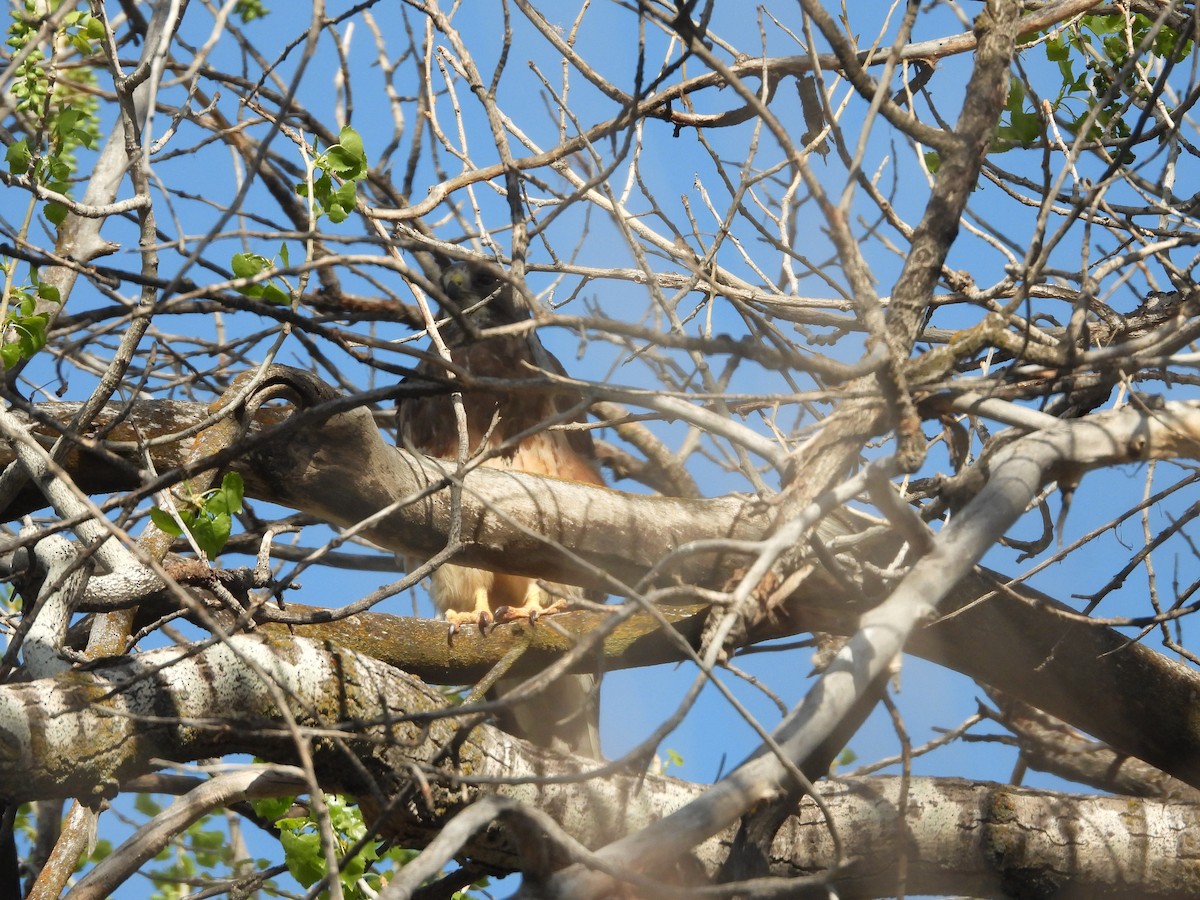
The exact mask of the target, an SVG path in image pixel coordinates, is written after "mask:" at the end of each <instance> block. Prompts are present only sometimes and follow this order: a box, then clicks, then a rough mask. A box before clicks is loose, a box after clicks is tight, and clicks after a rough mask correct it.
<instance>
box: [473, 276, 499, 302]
mask: <svg viewBox="0 0 1200 900" xmlns="http://www.w3.org/2000/svg"><path fill="white" fill-rule="evenodd" d="M498 287H500V279H498V278H495V277H493V276H491V275H489V274H488V273H487V272H483V271H478V272H475V273H473V274H472V276H471V290H472V291H473V292H474V293H475V294H477V295H479V296H480V297H486V296H487V295H488V294H490V293H491V292H492V291H494V290H496V288H498Z"/></svg>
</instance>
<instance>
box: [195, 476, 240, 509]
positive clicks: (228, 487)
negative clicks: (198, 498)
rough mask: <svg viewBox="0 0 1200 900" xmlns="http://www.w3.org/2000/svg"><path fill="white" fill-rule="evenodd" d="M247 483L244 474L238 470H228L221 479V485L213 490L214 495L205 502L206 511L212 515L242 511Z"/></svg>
mask: <svg viewBox="0 0 1200 900" xmlns="http://www.w3.org/2000/svg"><path fill="white" fill-rule="evenodd" d="M245 491H246V485H245V482H243V481H242V476H241V475H239V474H238V473H237V472H226V473H225V477H224V478H222V479H221V486H220V487H219V488H218V489H217V490H215V491H213V493H212V496H211V497H209V498H208V500H207V501H206V502H205V504H204V509H205V511H207V512H209V513H211V514H212V515H231V514H233V513H239V512H241V511H242V498H243V497H244V496H245Z"/></svg>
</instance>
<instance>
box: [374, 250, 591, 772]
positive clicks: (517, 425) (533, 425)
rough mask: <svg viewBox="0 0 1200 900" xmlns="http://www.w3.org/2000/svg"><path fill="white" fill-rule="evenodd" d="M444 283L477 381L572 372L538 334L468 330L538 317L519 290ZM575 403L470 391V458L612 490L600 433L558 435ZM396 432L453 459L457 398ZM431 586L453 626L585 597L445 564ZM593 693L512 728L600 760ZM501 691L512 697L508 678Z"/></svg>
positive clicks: (558, 700) (465, 274) (573, 696)
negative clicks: (599, 448) (598, 458)
mask: <svg viewBox="0 0 1200 900" xmlns="http://www.w3.org/2000/svg"><path fill="white" fill-rule="evenodd" d="M442 286H443V288H444V289H445V292H446V295H447V297H448V298H449V299H450V300H452V301H454V302H455V304H456V305H457V306H458V307H459V309H458V310H457V311H456V312H458V313H459V314H460V315H456V316H455V317H454V318H452V319H451V321H450V322H448V323H447V324H446V325H444V326H442V327H441V329H440V334H441V337H442V340H443V341H444V342H445V344H446V346H447V349H448V350H449V351H450V357H451V359H452V360H453V362H454V364H455V365H456V366H459V367H461V369H462V370H464V371H466V372H469V373H470V374H471V375H472V376H473V377H476V378H494V379H498V380H507V381H514V380H521V381H527V380H529V379H530V378H533V377H536V374H535V370H534V369H531V368H529V366H530V365H532V366H534V367H536V368H541V369H547V370H549V371H553V372H557V373H560V374H561V373H563V368H562V366H561V365H560V364H559V362H558V360H557V359H555V358H554V357H553V356H552V355H551V354H550V353H549V352H547V351H546V349H545V348H544V347H542V346H541V343H540V342H539V341H538V339H537V336H536V335H535V334H533V333H532V332H528V333H525V334H516V335H514V334H506V335H499V336H493V337H487V338H477V337H476V336H475V335H472V334H471V333H470V330H468V328H467V327H464V325H466V324H468V323H469V326H470V329H471V330H473V331H475V332H476V335H477V334H478V332H480V331H483V330H485V329H489V328H495V327H497V326H500V325H507V324H512V323H515V322H519V321H522V320H524V319H527V318H528V316H529V314H528V311H527V310H525V308H524V307H523V306H520V305H518V303H517V302H516V300H515V299H514V297H513V294H512V289H511V287H510V286H508V285H506V284H504V283H503V282H501V281H499V280H498V279H496V278H494V277H492V276H491V275H490V274H489V273H487V272H486V271H485V270H483V269H482V268H479V267H476V266H469V265H467V264H466V263H455V264H454V265H452V266H450V267H449V268H447V269H446V271H445V272H444V273H443V275H442ZM527 364H528V365H527ZM443 374H444V369H442V368H441V367H440V366H438V365H437V364H436V363H422V365H421V366H420V368H419V369H418V377H420V376H421V375H427V376H429V377H433V378H437V377H439V376H442V375H443ZM570 406H571V404H570V401H569V400H568V399H566V398H563V397H561V396H559V395H556V394H551V393H543V392H540V391H519V390H516V391H503V390H496V391H490V390H467V391H464V392H463V411H464V413H465V416H466V431H467V447H468V452H469V453H470V454H471V455H475V454H478V453H481V452H484V453H489V454H490V455H489V456H488V458H487V459H486V460H485V461H484V465H487V466H491V467H494V468H503V469H512V470H515V471H520V472H530V473H533V474H538V475H548V476H552V477H555V478H566V479H570V480H572V481H581V482H585V483H588V484H603V483H604V480H603V478H602V477H601V475H600V471H599V469H598V468H597V466H596V462H595V448H594V446H593V443H592V438H591V436H590V435H589V434H588V433H587V432H586V431H578V430H571V431H561V430H551V429H550V428H549V425H551V424H556V423H561V422H562V416H563V414H564V413H565V412H566V411H567V410H569V409H570ZM580 420H581V417H576V418H575V419H574V421H580ZM396 426H397V442H398V443H399V444H400V446H402V447H411V448H412V449H414V450H416V451H418V452H420V453H424V454H427V455H429V456H437V457H441V458H446V459H453V458H454V457H455V456H456V455H457V452H458V446H459V431H458V425H457V423H456V419H455V414H454V406H453V403H452V401H451V398H450V395H449V393H447V394H444V395H438V396H430V397H412V398H409V399H406V400H404V401H402V402H401V403H400V405H399V407H398V410H397V415H396ZM518 435H522V436H521V437H519V438H518V437H517V436H518ZM493 451H494V452H493ZM430 581H431V585H430V594H431V596H432V598H433V602H434V604H435V605H436V606H437V608H438V610H439V611H440V612H442V613H443V614H444V615H445V616H446V618H447V620H448V621H450V623H451V627H452V628H456V627H458V626H459V625H462V624H466V623H473V624H478V625H479V626H480V627H481V628H486V627H487V626H488V625H490V624H492V623H493V622H508V621H514V620H517V619H530V620H536V619H537V618H538V617H539V616H542V615H548V614H550V613H553V612H556V611H558V610H559V609H561V608H562V606H563V605H564V600H562V599H561V598H563V597H566V598H570V597H578V596H581V591H580V589H579V588H577V587H574V586H571V585H552V586H551V590H550V591H547V590H545V589H544V588H542V587H541V586H540V585H539V584H538V582H537V579H535V578H529V577H527V576H524V575H512V574H509V573H505V572H493V571H489V570H486V569H477V568H473V567H469V566H459V565H454V564H446V565H443V566H442V567H441V568H439V569H438V570H437V571H436V572H434V573H433V575H432V576H431V578H430ZM593 686H594V679H592V678H591V677H590V676H565V677H563V678H559V679H558V680H557V681H556V682H555V683H554V684H552V685H550V686H549V688H547V689H546V690H545V691H542V692H541V693H540V694H539V695H538V696H537V697H536V698H534V699H533V700H531V701H529V702H528V703H525V704H522V705H521V706H520V707H519V708H518V709H517V710H515V713H514V718H515V722H514V723H512V724H513V725H514V726H515V727H514V728H513V729H512V730H514V731H515V732H517V733H518V734H520V735H521V736H522V737H526V738H528V739H529V740H531V741H533V742H534V743H537V744H540V745H542V746H547V747H553V748H555V749H559V750H568V751H571V752H576V753H583V754H587V755H589V756H592V757H595V758H599V755H600V752H599V744H598V738H597V734H596V715H595V706H594V702H593V701H594V698H593V697H592V696H591V695H592V693H593ZM497 687H498V692H499V693H504V681H501V682H500V683H499V684H498V685H497Z"/></svg>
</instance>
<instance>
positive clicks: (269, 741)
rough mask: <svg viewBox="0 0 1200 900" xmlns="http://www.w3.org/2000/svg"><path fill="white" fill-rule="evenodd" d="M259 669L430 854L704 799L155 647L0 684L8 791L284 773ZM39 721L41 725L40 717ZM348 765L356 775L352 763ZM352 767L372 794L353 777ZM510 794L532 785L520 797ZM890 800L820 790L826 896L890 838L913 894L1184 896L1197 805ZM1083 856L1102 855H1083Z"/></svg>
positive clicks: (402, 680) (883, 878) (915, 784)
mask: <svg viewBox="0 0 1200 900" xmlns="http://www.w3.org/2000/svg"><path fill="white" fill-rule="evenodd" d="M263 673H267V674H268V675H269V677H270V678H271V679H272V680H273V681H274V682H275V683H276V684H278V685H280V686H281V687H283V688H284V690H285V692H286V693H287V695H288V696H289V697H290V711H291V714H292V715H294V716H295V717H296V720H297V722H298V724H299V725H300V726H301V727H302V728H305V729H307V730H308V731H309V733H310V734H311V735H312V736H313V740H312V745H313V759H314V763H315V764H316V767H317V770H318V772H319V773H320V774H321V776H322V781H323V784H325V786H326V787H328V788H329V789H335V790H353V791H359V792H360V793H361V794H362V795H363V796H365V797H370V796H371V794H372V792H373V789H376V788H379V789H382V790H384V791H385V792H387V793H388V795H389V796H393V797H403V798H406V799H405V801H404V802H403V803H402V804H401V805H400V807H398V809H397V810H396V811H395V812H393V813H391V814H389V816H388V818H387V824H388V830H389V831H390V832H392V833H393V834H395V835H396V836H397V837H398V838H399V839H401V840H404V841H409V842H411V844H412V845H413V846H424V845H425V844H426V843H428V842H429V841H430V840H432V839H433V837H434V836H435V835H436V834H438V833H440V832H441V831H442V829H443V827H444V825H445V823H446V822H447V821H448V820H449V819H452V818H453V817H454V816H455V815H456V813H457V812H458V811H459V810H461V809H464V808H466V806H468V805H469V804H471V803H472V802H473V801H474V800H476V799H478V798H481V797H483V796H486V795H487V794H491V793H494V794H497V795H499V796H501V797H505V798H509V799H511V800H515V801H517V802H520V803H522V804H526V805H531V806H535V807H537V808H540V809H541V810H543V811H544V812H546V813H547V814H548V815H549V816H550V817H551V818H552V819H553V820H554V822H556V823H557V824H558V826H559V827H561V828H562V829H563V830H564V832H565V833H566V834H568V835H570V836H571V837H572V838H573V839H574V840H577V841H579V842H580V843H582V844H583V845H584V846H589V847H595V846H597V845H599V844H602V843H604V842H606V841H608V840H611V839H612V838H614V837H616V836H619V835H621V834H624V833H632V832H636V831H637V830H639V829H641V828H643V827H645V826H646V825H647V824H648V823H650V822H652V821H654V820H655V819H657V818H659V817H661V816H662V815H663V814H664V813H665V812H667V811H669V810H671V809H675V808H678V807H679V806H681V805H683V804H684V803H687V802H689V801H691V800H693V799H695V798H696V797H698V796H700V795H702V794H703V793H704V792H705V790H706V788H705V787H704V786H702V785H688V784H685V783H682V782H679V781H676V780H675V779H671V778H664V777H661V776H654V775H646V776H642V775H639V774H631V775H621V774H611V775H609V776H607V777H606V778H605V779H603V780H589V781H585V782H562V783H554V782H547V781H545V780H544V776H546V775H552V774H568V773H570V772H578V771H579V766H578V764H576V763H575V762H574V761H571V760H567V759H563V758H558V757H555V756H553V754H548V753H545V752H544V751H539V750H537V749H536V748H533V747H531V746H528V745H526V744H524V743H523V742H521V741H517V740H515V739H513V738H511V737H509V736H507V735H505V734H503V733H502V732H499V731H498V730H496V729H493V728H490V727H487V726H480V727H478V728H475V729H473V730H472V731H471V732H470V733H469V734H467V735H459V736H458V738H457V739H456V738H455V733H454V731H455V730H454V729H453V728H452V727H451V726H449V725H448V724H447V723H445V722H430V723H425V724H422V723H421V722H419V721H411V720H408V719H406V717H408V716H418V717H419V716H420V715H421V714H422V713H427V712H430V711H432V710H433V709H434V708H436V707H437V706H440V703H441V700H440V698H438V697H437V696H436V695H435V694H433V693H431V692H430V691H428V690H427V689H425V688H424V687H423V686H422V685H420V684H419V683H418V682H416V681H415V679H413V678H411V677H410V676H407V675H405V674H403V673H401V672H398V671H396V670H395V669H392V668H390V667H387V666H384V665H382V664H380V663H378V662H375V661H373V660H370V659H368V658H366V657H362V656H359V655H357V654H353V653H347V652H344V651H331V650H328V649H324V648H321V647H320V646H318V645H316V644H314V643H312V642H309V641H304V640H295V641H291V642H288V643H281V642H269V641H265V640H263V639H261V638H259V637H249V636H241V637H236V638H233V639H232V640H231V641H230V642H229V644H228V645H216V646H211V647H209V648H208V649H206V650H203V651H201V652H199V653H196V654H194V655H191V656H188V654H187V652H186V651H185V650H183V649H180V648H171V649H167V650H157V651H152V652H149V653H145V654H142V655H141V656H139V657H136V658H129V659H123V660H121V661H119V662H115V663H113V664H111V665H105V666H98V667H95V668H93V669H91V670H88V671H74V672H70V673H66V674H64V675H61V676H58V677H56V678H53V679H45V680H42V681H38V682H32V683H26V684H17V685H5V686H3V687H0V750H2V751H3V752H0V786H3V791H4V795H5V797H6V799H9V800H25V799H30V798H33V797H36V796H61V795H62V794H64V793H67V792H73V791H77V792H83V791H86V790H88V789H89V788H91V787H95V788H97V789H99V790H102V791H103V792H106V793H108V792H111V791H113V790H115V789H116V788H117V786H118V783H119V781H121V780H123V779H127V778H131V777H134V776H136V775H138V774H141V773H145V772H148V771H150V770H152V768H153V764H152V763H151V762H150V761H151V759H153V758H155V757H162V758H168V759H174V760H178V761H186V760H192V759H198V758H202V757H204V756H206V755H209V754H211V753H213V752H215V751H216V749H217V748H218V747H219V748H220V752H222V753H231V752H233V753H236V752H244V753H254V754H258V755H262V756H265V757H267V758H270V759H274V760H278V761H279V762H281V763H287V762H289V761H290V759H291V757H292V756H293V754H294V747H293V745H292V740H291V737H290V736H289V734H288V732H287V729H286V728H285V727H284V725H283V723H282V720H281V718H280V710H279V709H278V708H277V707H276V705H275V701H274V699H273V697H274V696H275V695H274V693H273V692H272V690H271V689H270V687H269V685H268V684H267V683H266V681H264V679H263ZM43 710H44V711H49V712H50V713H51V715H52V716H53V718H52V719H51V720H46V719H44V718H42V716H43V712H41V711H43ZM210 722H211V723H212V725H213V727H212V728H211V729H210V728H208V727H207V726H206V723H210ZM231 724H232V727H230V726H231ZM447 749H450V750H451V752H450V753H447V752H446V751H447ZM347 754H352V755H354V756H355V757H357V758H358V759H359V760H360V761H361V762H362V763H363V765H364V767H365V768H364V770H359V769H357V768H356V767H354V766H350V765H347V764H346V763H347ZM414 767H415V769H416V770H420V771H421V772H423V773H424V782H425V785H426V786H427V788H428V790H427V791H422V790H418V789H417V784H416V783H415V782H414V781H413V779H412V776H411V774H410V773H412V772H413V771H414ZM363 771H365V772H366V773H368V775H369V776H370V781H369V782H364V781H363V775H362V772H363ZM468 772H469V773H470V775H471V780H472V781H479V782H486V781H487V780H488V779H490V778H496V779H498V781H501V782H503V783H497V784H494V785H486V786H485V785H483V784H470V783H468V784H463V785H460V784H457V783H456V782H455V777H456V776H458V775H462V774H464V773H468ZM522 779H533V782H531V783H526V784H521V783H519V782H520V781H521V780H522ZM899 790H900V782H899V780H898V779H888V778H883V779H866V780H850V781H847V782H841V783H834V784H830V785H826V786H824V787H823V788H822V796H823V799H824V801H825V803H826V805H827V808H829V809H830V810H831V811H832V813H833V815H834V823H835V825H836V826H837V828H838V831H839V833H840V834H841V835H842V839H843V841H844V842H845V849H846V852H847V858H848V860H849V864H848V865H847V867H846V868H845V869H844V870H842V871H840V872H839V873H838V874H837V875H836V876H834V878H833V882H832V883H833V884H834V885H835V886H836V887H837V890H838V892H839V895H840V896H844V897H866V896H879V895H881V894H884V895H886V894H888V893H894V885H895V877H896V873H895V870H894V867H893V865H892V861H894V860H895V859H896V858H897V857H898V856H899V854H900V853H901V847H900V846H899V843H898V840H897V839H898V837H899V835H901V834H903V835H904V848H903V849H904V851H905V852H907V854H908V859H909V868H908V875H907V879H908V880H907V885H908V890H909V891H910V892H913V893H942V892H946V891H950V892H956V893H963V892H967V893H970V894H972V895H974V896H999V895H1000V892H1001V891H1002V890H1003V891H1006V892H1008V894H1009V895H1010V896H1011V895H1012V894H1013V893H1021V891H1022V890H1024V889H1026V888H1028V886H1029V884H1030V882H1029V881H1028V879H1030V878H1033V877H1038V878H1041V879H1045V878H1050V879H1052V880H1056V881H1057V883H1058V884H1059V885H1060V886H1061V887H1063V888H1064V889H1065V888H1066V886H1068V885H1069V886H1070V888H1071V889H1072V890H1075V891H1078V892H1080V894H1079V895H1080V896H1084V895H1086V894H1087V892H1088V891H1089V890H1091V889H1092V888H1091V886H1100V885H1112V884H1114V883H1115V884H1121V883H1135V882H1136V883H1138V884H1139V896H1146V897H1160V896H1172V895H1173V896H1185V895H1187V894H1188V893H1190V892H1194V891H1195V890H1196V887H1195V884H1194V881H1193V879H1194V878H1195V872H1194V867H1193V866H1192V865H1191V861H1190V860H1191V856H1192V854H1191V853H1190V852H1189V851H1188V849H1187V848H1188V847H1189V846H1190V843H1189V842H1190V837H1189V835H1190V834H1192V833H1194V831H1195V829H1196V827H1197V821H1198V820H1200V808H1198V807H1197V806H1196V805H1194V804H1188V803H1174V804H1161V803H1153V802H1132V801H1130V800H1129V799H1128V798H1096V797H1073V796H1065V795H1061V794H1055V793H1051V792H1045V791H1032V790H1026V789H1019V788H1012V787H1003V786H997V785H988V784H970V783H967V782H961V781H955V780H953V779H944V780H942V779H913V781H912V783H911V786H910V792H909V796H908V802H907V806H908V811H909V812H908V815H909V819H908V820H907V827H906V828H904V829H901V828H900V824H899V823H898V822H897V821H896V810H897V808H898V804H899V794H898V791H899ZM369 805H370V804H368V806H369ZM375 808H376V809H378V808H380V806H379V801H378V800H376V802H375ZM181 812H185V810H183V809H181ZM766 812H767V810H766V809H764V810H763V814H766ZM1131 816H1132V817H1134V818H1136V820H1137V822H1138V828H1136V829H1134V830H1133V831H1132V834H1131V836H1130V838H1129V839H1128V841H1123V847H1122V848H1115V847H1113V846H1112V844H1111V835H1112V833H1114V829H1116V828H1117V827H1118V826H1120V831H1121V833H1122V834H1124V833H1125V832H1126V830H1127V829H1126V828H1125V827H1124V826H1125V825H1126V824H1127V823H1128V822H1129V819H1130V817H1131ZM731 838H732V834H731V833H727V834H724V835H722V836H720V837H719V839H715V840H712V841H709V842H706V843H705V844H703V845H702V846H700V847H698V848H696V860H697V862H698V864H699V866H700V867H701V870H703V871H707V872H708V873H709V874H710V875H711V874H712V873H713V872H715V871H716V870H717V869H718V868H719V867H720V865H721V864H722V862H723V859H724V857H725V855H726V854H727V852H728V841H729V840H730V839H731ZM465 841H466V842H465V843H464V847H463V849H464V851H465V852H467V853H469V854H470V855H471V856H472V857H473V858H475V859H478V860H482V861H484V862H486V863H489V864H492V865H497V866H501V867H505V868H516V867H517V865H518V862H519V859H520V853H521V852H522V851H521V849H520V848H519V847H518V846H517V844H516V843H514V842H513V841H512V840H511V836H509V835H506V834H505V833H504V832H503V831H502V832H500V833H497V832H495V831H489V832H486V833H479V834H475V835H474V836H469V837H468V838H466V839H465ZM522 843H527V842H522ZM1097 847H1103V848H1104V849H1105V852H1091V851H1092V850H1093V849H1095V848H1097ZM764 849H765V850H766V851H767V855H768V857H769V858H770V874H771V875H772V876H775V877H779V878H788V879H795V878H796V877H798V876H801V875H809V876H811V875H813V874H814V873H820V872H821V871H822V870H826V869H827V867H828V866H829V865H830V864H831V862H832V860H833V858H834V857H833V848H832V843H831V840H830V836H829V828H828V823H826V822H825V820H824V818H823V816H822V814H821V813H820V812H819V811H818V810H817V809H816V807H815V806H814V805H813V803H812V801H811V800H805V801H803V802H802V803H801V804H800V805H799V807H798V808H797V809H795V810H793V811H791V815H790V816H789V817H785V821H784V825H783V827H782V829H780V831H779V832H778V834H777V835H776V837H775V839H774V841H773V842H772V844H771V846H770V847H767V848H764ZM1118 849H1120V850H1121V851H1122V852H1117V850H1118ZM697 874H701V873H699V872H698V873H697ZM1142 885H1144V888H1143V886H1142ZM1023 886H1024V887H1023Z"/></svg>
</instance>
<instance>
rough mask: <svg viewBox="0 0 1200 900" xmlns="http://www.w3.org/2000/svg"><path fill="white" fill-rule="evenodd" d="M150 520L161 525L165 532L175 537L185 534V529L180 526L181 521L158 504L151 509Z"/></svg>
mask: <svg viewBox="0 0 1200 900" xmlns="http://www.w3.org/2000/svg"><path fill="white" fill-rule="evenodd" d="M150 521H151V522H153V523H154V524H155V525H157V526H158V527H159V530H161V531H162V532H163V533H165V534H173V535H175V537H179V535H181V534H183V529H182V528H180V527H179V523H178V522H176V521H175V517H174V516H172V515H171V514H170V513H169V512H167V511H166V510H165V509H159V508H158V507H157V506H156V507H154V509H152V510H150Z"/></svg>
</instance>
